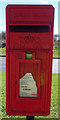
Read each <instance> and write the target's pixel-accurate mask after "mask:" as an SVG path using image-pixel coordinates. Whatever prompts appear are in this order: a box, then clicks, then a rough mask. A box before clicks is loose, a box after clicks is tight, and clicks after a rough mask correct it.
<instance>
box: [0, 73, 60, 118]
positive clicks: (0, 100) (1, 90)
mask: <svg viewBox="0 0 60 120" xmlns="http://www.w3.org/2000/svg"><path fill="white" fill-rule="evenodd" d="M0 77H1V79H0V118H1V117H2V118H21V116H7V114H6V73H5V72H3V73H1V72H0ZM59 77H60V74H59ZM1 84H2V87H1ZM22 118H23V117H22ZM35 118H58V74H53V75H52V91H51V112H50V115H49V116H47V117H42V116H40V117H38V116H36V117H35Z"/></svg>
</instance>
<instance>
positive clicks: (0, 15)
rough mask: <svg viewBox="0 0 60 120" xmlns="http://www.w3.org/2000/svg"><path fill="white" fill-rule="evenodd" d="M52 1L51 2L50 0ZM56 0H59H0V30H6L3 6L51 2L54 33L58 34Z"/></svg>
mask: <svg viewBox="0 0 60 120" xmlns="http://www.w3.org/2000/svg"><path fill="white" fill-rule="evenodd" d="M16 1H17V2H16ZM52 1H53V2H52ZM58 1H59V0H29V2H28V1H27V0H22V2H21V0H14V2H12V0H2V2H1V1H0V32H2V31H6V15H5V8H6V6H7V5H8V4H52V5H53V6H54V7H55V19H54V34H58Z"/></svg>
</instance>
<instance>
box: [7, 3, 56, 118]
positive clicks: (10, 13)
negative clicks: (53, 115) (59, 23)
mask: <svg viewBox="0 0 60 120" xmlns="http://www.w3.org/2000/svg"><path fill="white" fill-rule="evenodd" d="M53 27H54V7H53V6H52V5H8V6H7V7H6V113H7V114H8V115H20V116H47V115H49V114H50V104H51V82H52V57H53Z"/></svg>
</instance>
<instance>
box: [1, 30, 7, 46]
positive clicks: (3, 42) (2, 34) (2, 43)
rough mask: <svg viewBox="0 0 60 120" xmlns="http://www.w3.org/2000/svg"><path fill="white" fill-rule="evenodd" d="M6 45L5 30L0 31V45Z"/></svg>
mask: <svg viewBox="0 0 60 120" xmlns="http://www.w3.org/2000/svg"><path fill="white" fill-rule="evenodd" d="M5 46H6V32H1V33H0V47H2V48H3V47H5Z"/></svg>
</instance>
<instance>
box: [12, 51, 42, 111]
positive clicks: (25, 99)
mask: <svg viewBox="0 0 60 120" xmlns="http://www.w3.org/2000/svg"><path fill="white" fill-rule="evenodd" d="M14 54H15V55H14ZM22 54H23V57H22V59H21V55H22ZM32 56H33V57H32V59H25V57H24V53H23V52H22V53H21V52H18V55H16V53H14V52H12V54H11V57H10V61H11V62H12V63H11V67H10V74H12V72H13V75H11V78H10V80H11V92H10V93H11V108H10V109H11V110H13V111H19V112H20V111H25V112H26V111H27V112H31V111H32V112H33V111H35V112H36V111H37V112H38V111H39V110H40V109H41V110H42V111H44V100H43V99H41V98H40V66H41V65H40V59H39V60H37V59H35V57H34V53H33V55H32ZM24 77H25V78H24ZM26 78H27V80H26ZM28 80H29V81H28ZM24 81H25V83H24Z"/></svg>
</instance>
